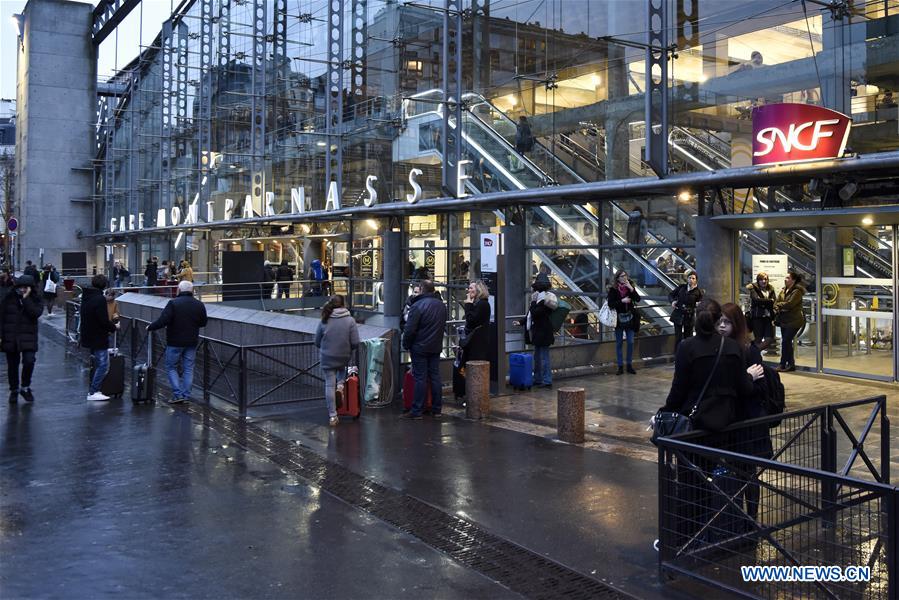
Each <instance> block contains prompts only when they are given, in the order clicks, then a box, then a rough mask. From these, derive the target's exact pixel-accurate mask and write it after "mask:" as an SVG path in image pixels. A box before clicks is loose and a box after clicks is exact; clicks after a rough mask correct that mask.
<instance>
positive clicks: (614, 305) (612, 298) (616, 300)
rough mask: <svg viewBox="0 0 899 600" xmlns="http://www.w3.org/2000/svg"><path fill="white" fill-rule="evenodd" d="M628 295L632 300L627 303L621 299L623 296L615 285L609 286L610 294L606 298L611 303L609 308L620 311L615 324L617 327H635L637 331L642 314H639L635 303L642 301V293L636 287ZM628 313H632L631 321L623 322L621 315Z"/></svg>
mask: <svg viewBox="0 0 899 600" xmlns="http://www.w3.org/2000/svg"><path fill="white" fill-rule="evenodd" d="M627 296H628V297H629V298H630V299H631V301H630V303H627V304H625V303H624V302H622V301H621V300H622V298H621V293H620V292H619V291H618V286H614V285H613V286H612V287H610V288H609V295H608V296H607V297H606V300H607V301H608V303H609V308H611V309H612V310H614V311H615V312H617V313H618V324H617V325H616V326H615V329H633V330H634V331H635V332H636V331H639V330H640V315H639V314H637V310H636V307H635V306H634V305H635V304H637V302H639V301H640V294H638V293H637V290H635V289H634V290H631V291H630V292H628V294H627ZM628 314H629V315H631V319H630V321H628V322H626V323H624V322H622V320H621V315H628ZM625 318H627V317H625Z"/></svg>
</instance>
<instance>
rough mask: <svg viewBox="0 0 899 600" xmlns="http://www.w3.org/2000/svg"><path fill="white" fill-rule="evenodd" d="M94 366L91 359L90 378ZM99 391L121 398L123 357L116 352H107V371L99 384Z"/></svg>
mask: <svg viewBox="0 0 899 600" xmlns="http://www.w3.org/2000/svg"><path fill="white" fill-rule="evenodd" d="M96 368H97V367H96V365H94V364H93V361H91V372H90V378H91V380H93V378H94V371H96ZM100 392H102V393H103V394H105V395H107V396H109V397H110V398H121V397H122V394H124V393H125V357H124V356H122V355H121V354H118V353H117V352H116V353H115V354H113V353H110V354H109V372H108V373H107V374H106V377H105V378H103V383H101V384H100Z"/></svg>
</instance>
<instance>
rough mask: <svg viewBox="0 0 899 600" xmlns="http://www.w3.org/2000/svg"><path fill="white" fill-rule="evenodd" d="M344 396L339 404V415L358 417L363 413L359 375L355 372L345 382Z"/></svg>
mask: <svg viewBox="0 0 899 600" xmlns="http://www.w3.org/2000/svg"><path fill="white" fill-rule="evenodd" d="M342 396H343V397H342V398H341V401H340V404H338V405H337V416H338V417H352V418H354V419H358V418H359V415H361V414H362V403H361V402H360V401H359V376H358V375H356V374H355V373H353V374H352V375H350V376H349V377H347V378H346V381H345V382H344V383H343V395H342Z"/></svg>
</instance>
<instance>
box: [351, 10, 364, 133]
mask: <svg viewBox="0 0 899 600" xmlns="http://www.w3.org/2000/svg"><path fill="white" fill-rule="evenodd" d="M352 8H353V9H352V15H353V16H352V19H353V33H352V36H353V39H352V40H351V44H352V58H351V59H350V61H351V62H350V98H351V100H352V105H353V117H359V116H362V115H359V106H360V105H361V104H362V103H364V102H365V100H366V89H365V50H366V47H367V46H368V44H367V40H368V18H367V17H368V14H367V13H368V0H353V4H352Z"/></svg>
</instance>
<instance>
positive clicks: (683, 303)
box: [668, 283, 703, 323]
mask: <svg viewBox="0 0 899 600" xmlns="http://www.w3.org/2000/svg"><path fill="white" fill-rule="evenodd" d="M702 295H703V294H702V289H701V288H700V287H699V286H696V287H695V288H693V289H692V290H691V289H688V288H687V284H686V283H682V284H680V285H679V286H677V287H676V288H674V289H673V290H671V292H670V293H669V294H668V301H669V302H677V307H676V308H675V309H674V312H672V313H671V322H672V323H678V322H681V321H683V320H684V318H685V317H686V318H687V319H692V318H693V315H694V314H696V305H697V304H699V301H700V300H702Z"/></svg>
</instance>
